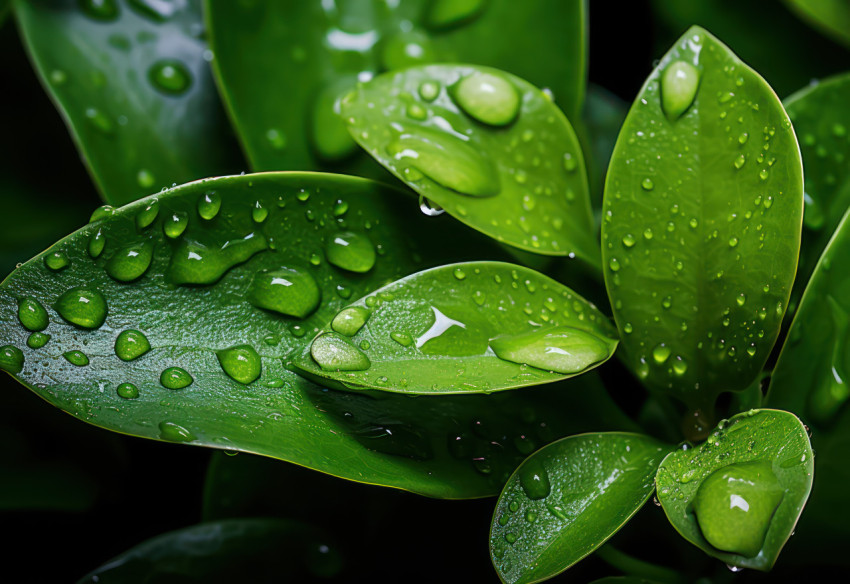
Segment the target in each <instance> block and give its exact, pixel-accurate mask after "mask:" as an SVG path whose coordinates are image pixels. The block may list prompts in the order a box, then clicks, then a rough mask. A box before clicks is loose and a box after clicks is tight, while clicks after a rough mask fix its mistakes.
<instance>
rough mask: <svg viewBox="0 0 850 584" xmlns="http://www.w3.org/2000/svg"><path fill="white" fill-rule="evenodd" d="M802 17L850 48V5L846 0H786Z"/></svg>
mask: <svg viewBox="0 0 850 584" xmlns="http://www.w3.org/2000/svg"><path fill="white" fill-rule="evenodd" d="M785 4H787V5H788V7H789V8H790V9H791V10H792V11H794V12H796V13H797V14H798V15H799V16H800V18H801V19H803V20H804V21H806V22H807V23H808V24H810V25H811V26H813V27H814V28H816V29H818V30H819V31H821V32H822V33H823V34H824V35H826V36H828V37H829V38H831V39H832V40H834V41H836V42H838V43H841V44H842V45H844V46H846V47H848V48H850V6H848V4H847V2H845V1H844V0H785Z"/></svg>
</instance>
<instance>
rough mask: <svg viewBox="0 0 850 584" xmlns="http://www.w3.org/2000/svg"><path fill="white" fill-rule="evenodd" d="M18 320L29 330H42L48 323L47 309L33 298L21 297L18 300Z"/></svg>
mask: <svg viewBox="0 0 850 584" xmlns="http://www.w3.org/2000/svg"><path fill="white" fill-rule="evenodd" d="M18 320H19V321H21V324H22V325H24V327H25V328H26V329H27V330H31V331H43V330H44V329H46V328H47V325H48V323H49V320H48V318H47V311H46V310H45V309H44V306H42V305H41V302H39V301H38V300H36V299H35V298H21V299H20V300H19V301H18Z"/></svg>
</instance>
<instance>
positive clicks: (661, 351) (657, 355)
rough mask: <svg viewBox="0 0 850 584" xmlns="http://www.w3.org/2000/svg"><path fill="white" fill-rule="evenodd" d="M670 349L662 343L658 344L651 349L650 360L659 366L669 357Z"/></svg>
mask: <svg viewBox="0 0 850 584" xmlns="http://www.w3.org/2000/svg"><path fill="white" fill-rule="evenodd" d="M670 353H671V351H670V347H668V346H667V345H665V344H664V343H659V344H658V345H656V346H655V348H654V349H652V358H653V359H655V362H656V363H658V364H659V365H661V364H662V363H664V362H665V361H667V359H668V358H669V357H670Z"/></svg>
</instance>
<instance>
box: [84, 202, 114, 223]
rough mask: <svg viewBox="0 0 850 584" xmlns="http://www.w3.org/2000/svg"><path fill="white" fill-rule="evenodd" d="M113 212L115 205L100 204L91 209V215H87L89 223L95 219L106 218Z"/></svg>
mask: <svg viewBox="0 0 850 584" xmlns="http://www.w3.org/2000/svg"><path fill="white" fill-rule="evenodd" d="M114 214H115V207H113V206H111V205H101V206H100V207H98V208H97V209H95V210H94V211H92V214H91V217H89V223H94V222H95V221H100V220H101V219H107V218H108V217H112V216H113V215H114Z"/></svg>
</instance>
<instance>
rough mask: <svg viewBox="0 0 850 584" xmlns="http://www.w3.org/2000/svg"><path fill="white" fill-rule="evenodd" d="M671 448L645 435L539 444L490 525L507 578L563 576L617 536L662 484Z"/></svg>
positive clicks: (499, 567) (497, 562)
mask: <svg viewBox="0 0 850 584" xmlns="http://www.w3.org/2000/svg"><path fill="white" fill-rule="evenodd" d="M669 451H670V449H669V448H668V447H667V446H666V445H664V444H663V443H661V442H658V441H657V440H654V439H652V438H650V437H648V436H642V435H640V434H627V433H620V432H611V433H605V434H582V435H578V436H570V437H568V438H564V439H562V440H559V441H557V442H554V443H552V444H549V445H548V446H545V447H544V448H542V449H540V450H538V451H537V452H535V453H534V454H532V455H531V456H530V457H528V458H527V459H526V460H525V462H523V463H522V465H521V466H520V467H519V468H518V469H517V470H516V472H515V473H514V474H513V476H511V478H510V479H509V480H508V482H507V484H506V485H505V488H504V490H503V491H502V493H501V495H499V501H498V503H497V504H496V510H495V512H494V513H493V522H492V525H491V527H490V555H491V557H492V560H493V565H494V566H495V567H496V571H497V572H498V573H499V577H500V578H501V579H502V581H503V582H508V583H511V584H513V583H530V582H540V581H542V580H546V579H548V578H551V577H552V576H555V575H557V574H559V573H561V572H563V571H564V570H566V569H567V568H569V567H570V566H572V565H573V564H575V563H576V562H578V561H579V560H581V559H582V558H584V557H585V556H587V555H588V554H590V553H592V552H593V551H594V550H596V549H597V548H598V547H599V546H601V545H602V544H603V543H605V541H607V540H608V538H610V537H611V536H612V535H614V534H615V533H616V532H617V531H619V529H620V528H621V527H622V526H623V525H624V524H625V523H626V522H627V521H628V520H629V519H630V518H631V517H632V515H634V514H635V513H636V512H637V511H638V510H639V509H640V508H641V507H642V506H643V504H644V503H645V502H646V500H647V499H648V498H649V496H650V495H651V494H652V491H653V489H654V488H655V483H654V478H655V471H656V469H657V468H658V465H659V463H660V462H661V460H662V459H663V458H664V456H665V454H667V453H668V452H669Z"/></svg>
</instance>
